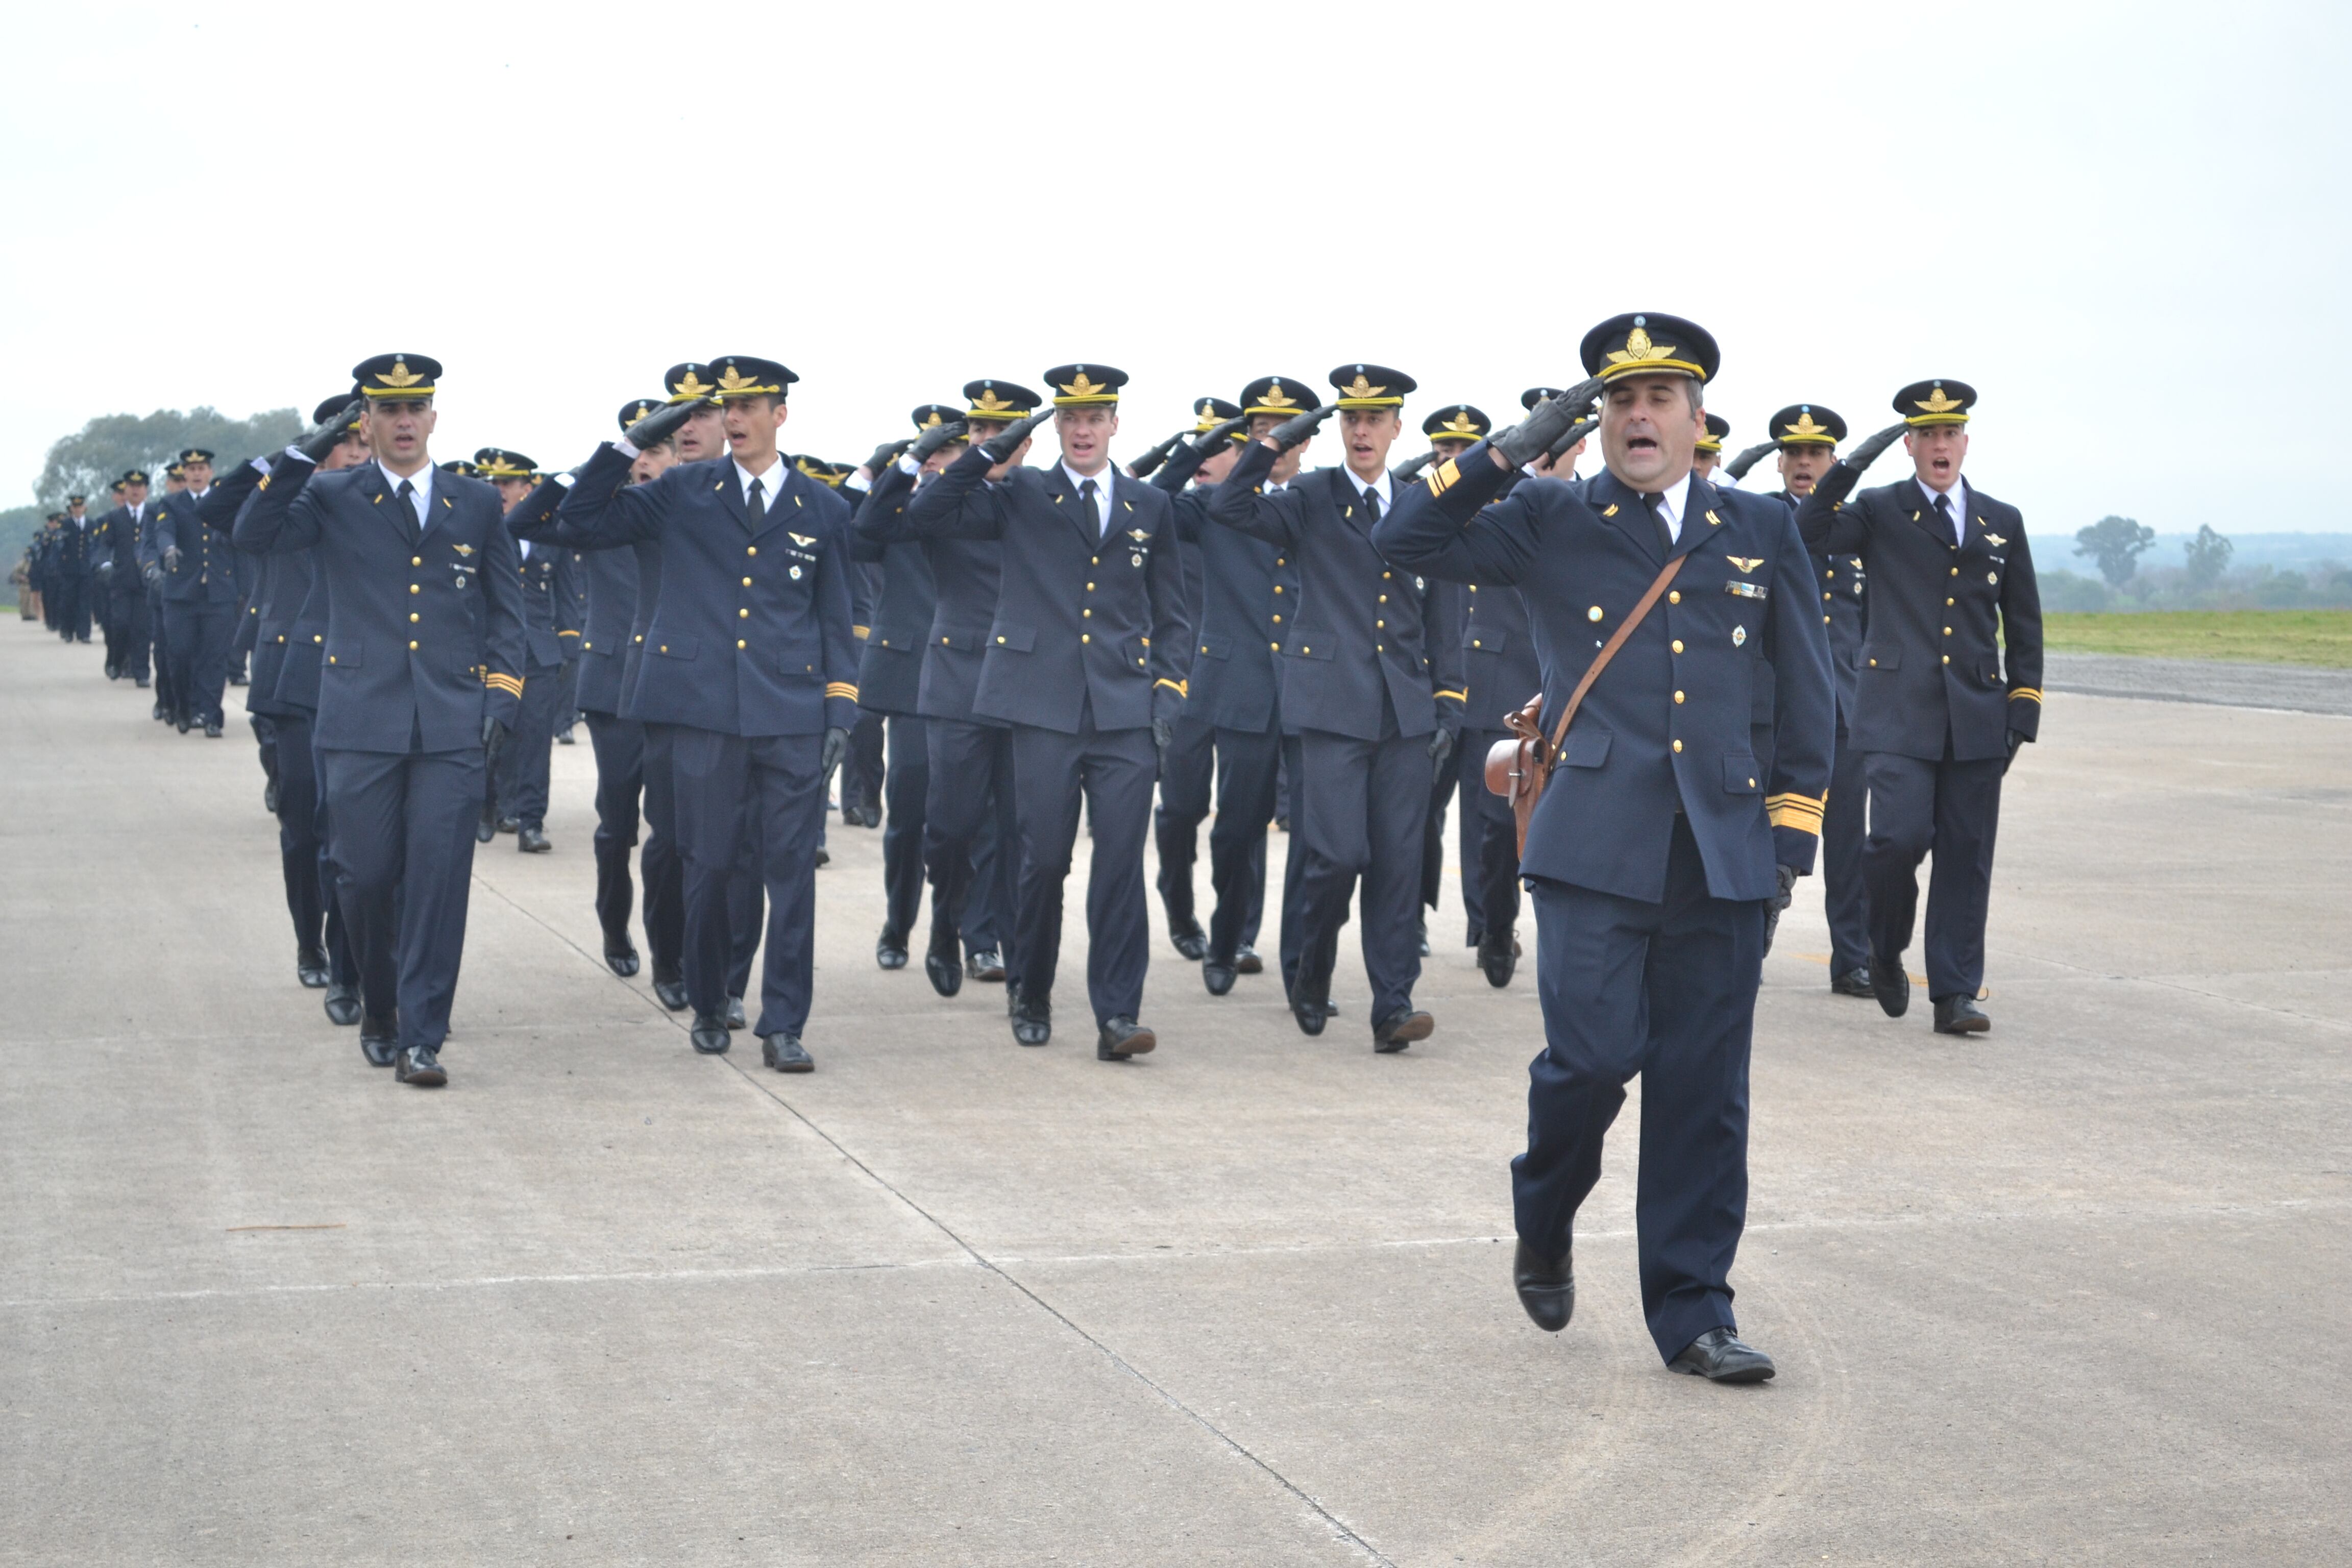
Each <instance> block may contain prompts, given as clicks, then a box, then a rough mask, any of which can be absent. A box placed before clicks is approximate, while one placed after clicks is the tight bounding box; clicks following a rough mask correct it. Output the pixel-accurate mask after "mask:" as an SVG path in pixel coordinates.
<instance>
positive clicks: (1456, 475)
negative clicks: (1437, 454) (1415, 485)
mask: <svg viewBox="0 0 2352 1568" xmlns="http://www.w3.org/2000/svg"><path fill="white" fill-rule="evenodd" d="M1461 482H1462V470H1461V469H1460V468H1456V467H1454V459H1453V458H1446V459H1445V461H1444V462H1443V463H1440V464H1439V465H1438V466H1437V468H1436V469H1435V470H1434V471H1433V472H1432V473H1431V474H1430V476H1429V479H1428V484H1429V493H1430V494H1431V495H1433V496H1442V495H1444V493H1445V492H1446V491H1447V490H1450V489H1453V488H1454V486H1455V485H1457V484H1459V483H1461Z"/></svg>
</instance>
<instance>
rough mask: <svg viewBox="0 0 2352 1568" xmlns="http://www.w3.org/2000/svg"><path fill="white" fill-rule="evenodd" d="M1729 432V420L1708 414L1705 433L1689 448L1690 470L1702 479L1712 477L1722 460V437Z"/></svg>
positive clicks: (1718, 415)
mask: <svg viewBox="0 0 2352 1568" xmlns="http://www.w3.org/2000/svg"><path fill="white" fill-rule="evenodd" d="M1730 434H1731V421H1730V420H1728V419H1726V418H1725V417H1724V416H1722V415H1720V414H1709V415H1708V416H1706V435H1704V436H1702V437H1699V438H1698V445H1697V446H1696V447H1692V448H1691V472H1692V473H1694V474H1696V475H1697V476H1698V477H1699V478H1700V479H1713V478H1714V477H1715V470H1716V467H1717V465H1718V464H1719V463H1721V462H1722V461H1723V438H1724V437H1726V436H1728V435H1730Z"/></svg>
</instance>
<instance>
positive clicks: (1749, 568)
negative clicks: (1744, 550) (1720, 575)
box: [1724, 555, 1764, 572]
mask: <svg viewBox="0 0 2352 1568" xmlns="http://www.w3.org/2000/svg"><path fill="white" fill-rule="evenodd" d="M1724 559H1725V560H1726V561H1728V562H1730V563H1732V564H1733V565H1734V566H1737V567H1738V568H1739V569H1740V570H1741V571H1742V572H1753V571H1755V570H1756V568H1758V567H1759V566H1761V565H1763V564H1764V557H1762V556H1761V555H1727V556H1725V557H1724Z"/></svg>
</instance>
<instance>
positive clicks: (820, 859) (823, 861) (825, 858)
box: [816, 844, 833, 869]
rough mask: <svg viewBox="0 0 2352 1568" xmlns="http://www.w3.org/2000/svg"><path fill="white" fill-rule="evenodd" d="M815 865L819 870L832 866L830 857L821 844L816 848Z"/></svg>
mask: <svg viewBox="0 0 2352 1568" xmlns="http://www.w3.org/2000/svg"><path fill="white" fill-rule="evenodd" d="M816 863H817V866H818V867H819V868H820V869H821V868H824V867H826V866H830V865H832V864H833V857H832V855H830V854H829V853H827V852H826V850H825V847H824V845H822V844H820V845H818V846H817V847H816Z"/></svg>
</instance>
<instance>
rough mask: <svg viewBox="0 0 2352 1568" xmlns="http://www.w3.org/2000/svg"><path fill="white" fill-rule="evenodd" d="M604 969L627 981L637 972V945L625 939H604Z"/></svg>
mask: <svg viewBox="0 0 2352 1568" xmlns="http://www.w3.org/2000/svg"><path fill="white" fill-rule="evenodd" d="M604 967H605V968H607V969H609V970H611V971H612V972H613V973H615V974H617V975H619V976H620V977H621V978H622V979H624V980H626V979H627V978H628V977H629V976H631V975H632V974H635V973H636V972H637V949H636V945H635V943H634V942H630V941H629V939H628V938H627V937H625V936H624V937H609V936H608V937H606V938H605V939H604Z"/></svg>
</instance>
